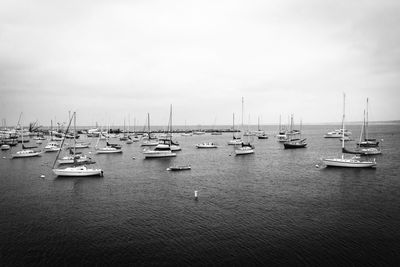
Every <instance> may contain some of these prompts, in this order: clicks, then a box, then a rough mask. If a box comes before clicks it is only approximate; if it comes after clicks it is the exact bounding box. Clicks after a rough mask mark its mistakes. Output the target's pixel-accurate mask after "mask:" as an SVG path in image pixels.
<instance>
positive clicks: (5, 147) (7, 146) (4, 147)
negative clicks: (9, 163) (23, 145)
mask: <svg viewBox="0 0 400 267" xmlns="http://www.w3.org/2000/svg"><path fill="white" fill-rule="evenodd" d="M0 149H1V150H9V149H10V146H9V145H1V148H0Z"/></svg>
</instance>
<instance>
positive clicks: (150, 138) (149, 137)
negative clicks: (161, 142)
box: [141, 113, 158, 146]
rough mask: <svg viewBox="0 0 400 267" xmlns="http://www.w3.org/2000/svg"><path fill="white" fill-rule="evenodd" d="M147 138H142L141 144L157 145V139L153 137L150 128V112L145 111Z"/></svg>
mask: <svg viewBox="0 0 400 267" xmlns="http://www.w3.org/2000/svg"><path fill="white" fill-rule="evenodd" d="M147 130H148V132H147V140H144V141H143V142H142V144H141V146H156V145H158V139H157V138H155V137H153V135H152V133H151V130H150V114H149V113H147Z"/></svg>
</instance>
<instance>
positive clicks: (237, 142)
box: [228, 113, 243, 146]
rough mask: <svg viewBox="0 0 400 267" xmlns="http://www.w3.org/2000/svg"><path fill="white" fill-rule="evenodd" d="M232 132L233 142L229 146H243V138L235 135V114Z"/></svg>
mask: <svg viewBox="0 0 400 267" xmlns="http://www.w3.org/2000/svg"><path fill="white" fill-rule="evenodd" d="M232 117H233V118H232V132H233V136H232V140H230V141H229V142H228V145H235V146H236V145H241V144H243V141H242V138H241V137H236V135H235V113H233V115H232Z"/></svg>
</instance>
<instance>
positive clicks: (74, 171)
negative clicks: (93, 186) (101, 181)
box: [53, 168, 103, 177]
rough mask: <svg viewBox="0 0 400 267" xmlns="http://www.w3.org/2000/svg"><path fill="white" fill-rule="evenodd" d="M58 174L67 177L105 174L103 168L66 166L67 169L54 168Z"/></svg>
mask: <svg viewBox="0 0 400 267" xmlns="http://www.w3.org/2000/svg"><path fill="white" fill-rule="evenodd" d="M53 172H54V174H55V175H57V176H67V177H86V176H103V171H102V170H101V169H86V168H83V169H80V168H66V169H53Z"/></svg>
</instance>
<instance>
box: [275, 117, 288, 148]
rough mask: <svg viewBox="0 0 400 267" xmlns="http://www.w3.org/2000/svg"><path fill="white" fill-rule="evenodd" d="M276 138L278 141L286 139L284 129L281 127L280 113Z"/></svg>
mask: <svg viewBox="0 0 400 267" xmlns="http://www.w3.org/2000/svg"><path fill="white" fill-rule="evenodd" d="M276 138H278V142H286V141H287V140H288V136H287V134H286V130H284V129H283V128H282V120H281V115H279V130H278V134H277V135H276Z"/></svg>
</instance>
